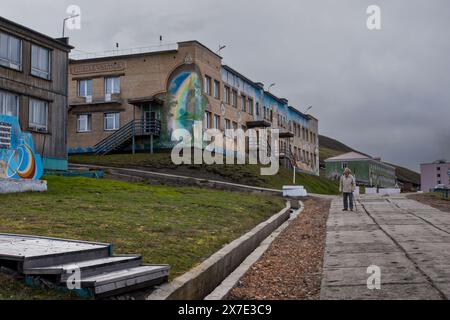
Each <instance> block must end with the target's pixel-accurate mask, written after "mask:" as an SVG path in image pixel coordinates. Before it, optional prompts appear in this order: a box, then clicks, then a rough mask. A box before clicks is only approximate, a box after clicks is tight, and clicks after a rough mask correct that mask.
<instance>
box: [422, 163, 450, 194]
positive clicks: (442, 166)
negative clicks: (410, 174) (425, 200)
mask: <svg viewBox="0 0 450 320" xmlns="http://www.w3.org/2000/svg"><path fill="white" fill-rule="evenodd" d="M420 182H421V189H422V191H426V192H428V191H430V190H431V189H434V188H435V187H436V186H437V185H438V184H443V185H445V187H447V188H450V162H448V161H445V160H437V161H435V162H433V163H423V164H421V165H420Z"/></svg>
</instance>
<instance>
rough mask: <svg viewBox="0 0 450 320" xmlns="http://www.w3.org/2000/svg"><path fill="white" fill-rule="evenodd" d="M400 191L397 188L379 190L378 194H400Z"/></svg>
mask: <svg viewBox="0 0 450 320" xmlns="http://www.w3.org/2000/svg"><path fill="white" fill-rule="evenodd" d="M401 192H402V190H400V189H397V188H381V189H380V190H379V191H378V193H379V194H381V195H393V194H400V193H401Z"/></svg>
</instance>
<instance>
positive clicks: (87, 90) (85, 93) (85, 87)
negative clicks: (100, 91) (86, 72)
mask: <svg viewBox="0 0 450 320" xmlns="http://www.w3.org/2000/svg"><path fill="white" fill-rule="evenodd" d="M78 96H79V97H89V96H92V80H90V79H89V80H80V81H78Z"/></svg>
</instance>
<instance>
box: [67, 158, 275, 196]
mask: <svg viewBox="0 0 450 320" xmlns="http://www.w3.org/2000/svg"><path fill="white" fill-rule="evenodd" d="M70 166H71V167H74V168H92V169H103V170H109V171H110V172H111V174H113V175H114V174H119V175H120V174H122V175H123V174H128V175H137V176H138V177H143V176H145V177H147V178H148V177H151V178H153V179H155V180H157V181H161V182H163V183H167V182H170V181H171V182H173V183H177V184H180V182H182V183H183V184H189V185H193V186H200V187H212V188H215V189H224V190H233V191H251V192H263V193H268V194H274V195H282V193H283V192H282V191H281V190H277V189H270V188H261V187H255V186H249V185H244V184H238V183H232V182H225V181H218V180H208V179H202V178H195V177H188V176H180V175H175V174H169V173H161V172H154V171H146V170H140V169H129V168H119V167H107V166H98V165H84V164H70Z"/></svg>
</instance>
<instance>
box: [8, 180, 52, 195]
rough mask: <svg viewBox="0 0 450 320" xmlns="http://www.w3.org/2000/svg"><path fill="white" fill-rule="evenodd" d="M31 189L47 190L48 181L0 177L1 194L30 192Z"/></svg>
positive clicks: (36, 190)
mask: <svg viewBox="0 0 450 320" xmlns="http://www.w3.org/2000/svg"><path fill="white" fill-rule="evenodd" d="M29 191H33V192H44V191H47V181H44V180H11V179H0V194H1V193H19V192H29Z"/></svg>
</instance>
